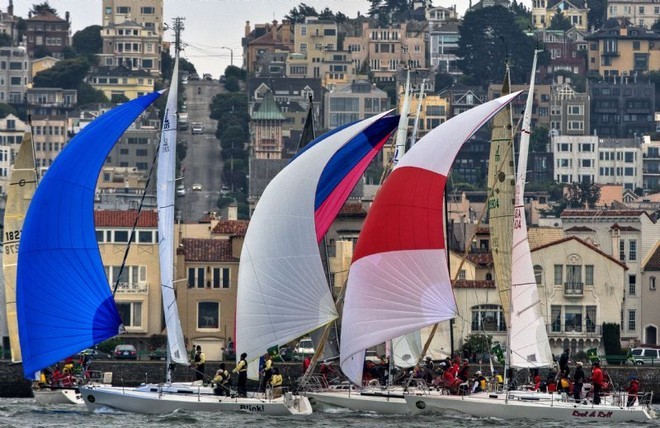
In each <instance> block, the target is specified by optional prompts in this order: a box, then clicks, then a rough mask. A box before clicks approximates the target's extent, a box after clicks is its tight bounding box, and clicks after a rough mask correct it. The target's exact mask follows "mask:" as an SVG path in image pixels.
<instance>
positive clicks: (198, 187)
mask: <svg viewBox="0 0 660 428" xmlns="http://www.w3.org/2000/svg"><path fill="white" fill-rule="evenodd" d="M192 191H193V192H201V191H202V185H201V184H199V183H195V184H193V185H192Z"/></svg>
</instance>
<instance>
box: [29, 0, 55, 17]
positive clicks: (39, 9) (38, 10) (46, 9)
mask: <svg viewBox="0 0 660 428" xmlns="http://www.w3.org/2000/svg"><path fill="white" fill-rule="evenodd" d="M30 12H32V13H33V14H34V15H39V14H42V13H52V14H53V15H57V10H55V9H54V8H53V7H51V5H49V4H48V2H47V1H45V2H43V3H39V4H33V5H32V9H30Z"/></svg>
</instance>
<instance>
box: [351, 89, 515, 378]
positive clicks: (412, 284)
mask: <svg viewBox="0 0 660 428" xmlns="http://www.w3.org/2000/svg"><path fill="white" fill-rule="evenodd" d="M518 94H519V93H515V94H511V95H507V96H505V97H501V98H498V99H496V100H493V101H490V102H488V103H485V104H482V105H480V106H478V107H475V108H473V109H471V110H468V111H467V112H465V113H462V114H460V115H458V116H456V117H454V118H452V119H451V120H448V121H447V122H445V123H444V124H442V125H440V126H439V127H437V128H435V129H433V130H432V131H431V132H429V133H428V134H427V135H426V136H424V137H423V138H422V139H420V140H419V141H418V142H417V143H416V144H415V145H414V146H413V147H412V148H411V149H410V150H409V151H408V153H406V155H405V156H404V157H403V158H402V159H401V160H400V161H399V163H398V164H397V166H396V168H395V169H394V171H392V174H390V176H389V177H388V178H387V179H386V180H385V183H384V184H383V187H382V188H381V189H380V191H379V192H378V195H377V196H376V199H375V200H374V204H373V205H372V207H371V209H370V210H369V213H368V215H367V218H366V220H365V223H364V226H363V228H362V232H361V233H360V237H359V238H358V242H357V246H356V248H355V252H354V254H353V262H352V265H351V269H350V272H349V277H348V284H347V289H346V299H345V304H344V311H343V322H342V331H341V345H340V349H341V357H340V363H341V368H342V371H343V372H344V374H346V375H347V376H348V377H349V379H351V380H352V381H353V382H355V383H357V384H361V381H362V369H363V364H364V354H365V349H367V348H370V347H372V346H375V345H378V344H380V343H383V342H386V341H388V340H390V339H392V338H395V337H398V336H402V335H404V334H406V333H409V332H411V331H415V330H419V329H421V328H424V327H427V326H429V325H433V324H437V323H439V322H440V321H445V320H448V319H451V318H453V317H454V316H455V315H456V314H457V308H456V300H455V298H454V293H453V291H452V288H451V281H450V277H449V271H448V268H447V264H446V259H447V258H446V249H445V240H444V215H443V204H444V197H443V194H444V189H445V182H446V179H447V175H448V173H449V169H450V168H451V165H452V163H453V161H454V158H455V157H456V155H457V153H458V151H459V149H460V148H461V146H462V145H463V143H464V142H465V141H466V140H467V139H468V138H470V136H472V135H473V134H474V133H475V132H476V131H477V130H478V129H479V128H480V127H481V126H482V125H484V124H485V123H486V122H487V121H488V120H489V119H490V118H492V117H493V115H495V114H496V113H497V112H498V111H499V110H500V109H502V108H503V107H505V106H506V105H507V104H508V103H510V102H511V101H512V100H513V99H514V98H515V97H516V96H517V95H518Z"/></svg>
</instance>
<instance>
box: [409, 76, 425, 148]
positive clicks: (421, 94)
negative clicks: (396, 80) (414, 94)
mask: <svg viewBox="0 0 660 428" xmlns="http://www.w3.org/2000/svg"><path fill="white" fill-rule="evenodd" d="M425 88H426V77H425V78H424V79H422V87H421V88H420V89H419V98H418V99H417V112H416V113H415V124H414V125H413V131H412V135H411V136H410V147H412V146H413V145H414V144H415V143H416V142H417V131H418V130H419V116H420V114H421V113H422V103H423V101H424V89H425Z"/></svg>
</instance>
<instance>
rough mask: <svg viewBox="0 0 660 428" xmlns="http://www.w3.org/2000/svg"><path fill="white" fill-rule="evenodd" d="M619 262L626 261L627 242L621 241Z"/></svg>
mask: <svg viewBox="0 0 660 428" xmlns="http://www.w3.org/2000/svg"><path fill="white" fill-rule="evenodd" d="M619 260H620V261H622V262H625V261H626V241H624V240H623V239H622V240H621V241H619Z"/></svg>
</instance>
